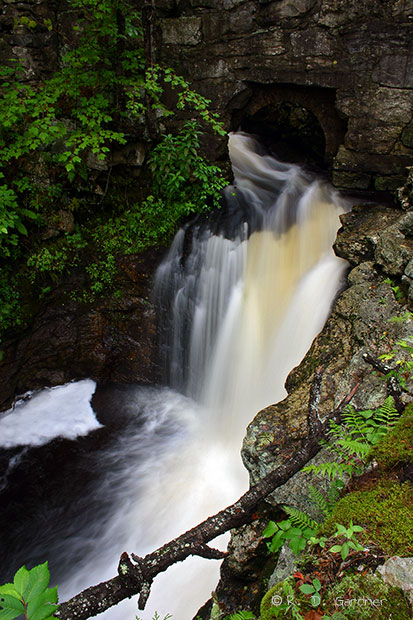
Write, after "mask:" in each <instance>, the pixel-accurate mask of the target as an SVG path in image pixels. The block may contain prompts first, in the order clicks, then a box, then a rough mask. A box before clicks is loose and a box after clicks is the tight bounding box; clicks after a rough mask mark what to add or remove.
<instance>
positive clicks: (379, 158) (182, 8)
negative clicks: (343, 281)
mask: <svg viewBox="0 0 413 620" xmlns="http://www.w3.org/2000/svg"><path fill="white" fill-rule="evenodd" d="M156 6H157V8H158V12H159V13H160V14H161V15H162V17H161V18H160V20H159V41H158V49H159V54H160V56H161V58H162V59H163V60H165V61H167V62H168V63H170V64H173V65H174V66H176V67H177V68H178V69H179V70H180V71H181V72H182V73H183V74H184V75H186V76H190V77H191V78H192V80H193V84H194V86H195V88H197V89H198V90H199V91H201V92H202V94H204V95H206V96H207V97H209V98H211V99H212V103H213V106H214V107H215V108H216V109H217V110H218V111H219V112H220V113H221V114H222V115H223V116H224V118H225V121H226V124H227V127H228V128H229V129H236V128H238V126H239V125H241V127H244V128H246V129H252V130H256V131H260V129H261V130H263V128H262V122H263V121H265V125H266V129H265V133H266V134H267V136H269V137H270V138H271V140H272V143H273V145H274V149H275V150H276V151H277V150H279V148H280V144H279V140H280V137H281V138H282V139H283V140H284V142H285V140H286V139H288V137H289V138H290V140H291V143H292V146H293V149H294V147H295V148H297V140H296V130H297V116H298V117H302V114H303V112H304V113H306V114H308V115H309V116H310V117H311V118H312V119H313V121H314V127H316V126H317V125H318V126H319V127H318V128H320V127H321V130H322V134H323V136H324V141H325V144H324V153H323V155H324V158H325V161H326V162H327V163H328V164H329V166H332V168H333V181H334V183H335V185H337V186H338V187H341V188H352V189H376V190H380V191H382V190H393V189H395V188H396V187H397V186H398V185H400V181H401V178H402V177H403V176H404V174H405V167H406V166H407V165H409V164H410V165H411V162H412V158H413V150H412V148H413V141H412V135H413V134H412V131H413V124H412V102H413V90H412V88H413V69H412V67H413V55H412V54H413V50H412V46H411V35H412V27H413V4H412V3H411V2H410V1H409V0H385V1H382V0H367V1H365V2H357V1H356V0H354V1H353V0H351V1H347V0H275V1H271V0H259V1H257V0H255V1H253V0H225V1H224V2H218V1H215V0H186V1H185V0H183V1H180V2H173V1H171V0H164V1H162V0H161V1H160V2H157V3H156ZM263 131H264V130H263ZM311 135H312V137H311V138H310V141H311V140H312V141H316V140H317V137H316V135H317V130H316V129H314V130H313V131H312V132H311Z"/></svg>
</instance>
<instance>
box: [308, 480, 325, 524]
mask: <svg viewBox="0 0 413 620" xmlns="http://www.w3.org/2000/svg"><path fill="white" fill-rule="evenodd" d="M308 495H309V497H310V499H311V501H312V502H313V504H315V505H316V506H317V508H318V509H319V511H320V512H322V513H323V515H325V516H326V517H327V516H328V515H329V514H330V511H329V508H328V504H327V500H326V498H325V497H324V495H323V494H322V493H321V492H320V491H319V490H318V489H316V487H315V486H313V485H312V484H310V486H309V487H308Z"/></svg>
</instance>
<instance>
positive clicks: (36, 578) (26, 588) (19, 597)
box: [0, 562, 58, 620]
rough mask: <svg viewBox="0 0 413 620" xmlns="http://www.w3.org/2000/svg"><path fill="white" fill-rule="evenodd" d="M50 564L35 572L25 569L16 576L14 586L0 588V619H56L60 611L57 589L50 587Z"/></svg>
mask: <svg viewBox="0 0 413 620" xmlns="http://www.w3.org/2000/svg"><path fill="white" fill-rule="evenodd" d="M49 581H50V573H49V569H48V566H47V562H45V563H44V564H39V565H38V566H35V567H34V568H32V569H31V570H27V569H26V567H25V566H22V567H21V568H19V570H18V571H17V572H16V574H15V575H14V580H13V583H6V584H4V585H2V586H0V620H14V618H17V617H18V616H21V615H23V616H24V618H25V619H26V620H54V618H53V614H54V613H55V612H56V611H57V609H58V605H57V586H56V587H54V588H49V587H48V586H49Z"/></svg>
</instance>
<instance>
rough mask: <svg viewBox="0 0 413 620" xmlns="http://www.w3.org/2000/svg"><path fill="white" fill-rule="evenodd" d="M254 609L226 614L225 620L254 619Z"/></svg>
mask: <svg viewBox="0 0 413 620" xmlns="http://www.w3.org/2000/svg"><path fill="white" fill-rule="evenodd" d="M254 618H255V616H254V614H253V613H252V611H237V612H235V613H234V614H231V615H230V616H225V618H224V619H223V620H254Z"/></svg>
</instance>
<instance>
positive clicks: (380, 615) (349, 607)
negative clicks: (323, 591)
mask: <svg viewBox="0 0 413 620" xmlns="http://www.w3.org/2000/svg"><path fill="white" fill-rule="evenodd" d="M324 607H325V608H327V609H334V608H336V609H337V608H338V610H339V611H342V612H343V614H345V616H344V617H345V618H348V619H349V620H350V619H351V620H389V618H391V619H392V620H407V618H411V609H410V605H409V603H408V602H407V601H406V599H405V598H404V596H403V593H402V591H401V590H400V589H399V588H394V587H392V586H388V585H386V584H385V583H384V582H383V581H382V579H381V578H380V577H378V576H376V575H373V574H367V575H361V574H356V575H345V576H344V577H343V579H341V581H336V582H335V583H334V585H333V586H332V588H331V589H330V590H329V591H328V593H327V595H326V597H325V599H324Z"/></svg>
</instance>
